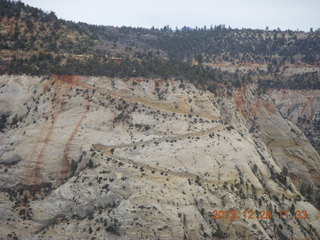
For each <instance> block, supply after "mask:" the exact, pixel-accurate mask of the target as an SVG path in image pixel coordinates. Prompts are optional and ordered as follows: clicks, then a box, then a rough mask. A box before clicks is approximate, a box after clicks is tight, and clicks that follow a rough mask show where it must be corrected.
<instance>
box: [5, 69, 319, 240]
mask: <svg viewBox="0 0 320 240" xmlns="http://www.w3.org/2000/svg"><path fill="white" fill-rule="evenodd" d="M310 95H312V96H314V97H313V99H317V96H319V93H318V92H311V93H310V92H309V93H301V92H294V91H293V92H290V93H286V94H283V92H281V91H273V92H271V93H269V94H260V95H259V94H258V93H257V90H256V86H255V85H253V84H252V85H246V86H244V87H242V88H241V89H239V90H234V92H232V94H228V93H227V91H224V90H223V89H221V90H219V92H218V94H213V93H211V92H208V91H203V90H199V89H197V88H196V87H195V86H194V85H192V84H190V83H186V82H181V81H178V80H173V79H171V80H166V81H164V80H160V79H159V80H149V79H144V78H131V79H111V78H106V77H79V76H58V75H53V76H50V77H27V76H17V75H15V76H14V75H13V76H8V75H2V76H0V106H1V108H0V114H1V115H2V116H4V117H2V121H3V129H2V132H1V133H0V172H1V173H0V179H1V180H0V188H1V192H0V196H1V201H0V212H1V214H0V227H1V232H0V238H3V239H14V238H15V237H18V238H19V239H90V238H93V239H205V238H208V239H217V238H226V239H318V238H319V237H320V221H319V217H320V216H319V211H318V210H317V209H316V207H315V206H314V205H312V204H311V203H310V202H308V201H306V199H305V198H304V197H303V196H302V195H301V194H300V192H299V190H300V187H301V184H302V183H308V184H309V185H310V186H312V187H313V189H314V192H316V191H318V190H317V189H318V187H319V186H317V184H319V179H320V157H319V154H318V152H317V151H316V150H315V148H314V147H313V146H312V145H311V144H310V142H309V140H308V138H307V137H306V136H305V134H304V132H302V131H301V130H300V128H299V127H298V126H299V120H298V118H299V117H301V116H304V114H305V115H306V116H309V114H312V116H319V108H318V107H319V105H318V104H316V103H315V101H317V100H312V101H313V102H314V103H313V104H314V105H312V103H311V101H309V99H311V97H310ZM296 96H299V97H296ZM304 96H305V97H304ZM292 99H294V101H293V100H292ZM284 169H287V172H286V171H285V170H284ZM315 196H316V195H315V194H313V195H312V197H311V198H315ZM309 200H310V201H311V200H314V199H309ZM214 210H223V211H232V210H235V211H236V212H237V214H238V218H237V219H235V220H234V221H230V219H226V218H224V219H211V217H212V211H214ZM245 210H247V211H248V210H253V211H257V212H260V211H267V210H270V211H272V212H273V217H272V218H271V219H245V218H244V217H243V216H242V212H243V211H245ZM303 210H305V211H307V212H308V218H307V219H297V218H296V217H295V216H292V215H291V216H290V218H289V219H285V218H282V219H280V217H279V212H280V211H282V212H284V211H289V212H290V211H291V212H293V213H294V212H295V211H303Z"/></svg>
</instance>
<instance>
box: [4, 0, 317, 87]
mask: <svg viewBox="0 0 320 240" xmlns="http://www.w3.org/2000/svg"><path fill="white" fill-rule="evenodd" d="M0 18H1V21H0V52H1V55H0V73H18V74H21V73H27V74H31V75H43V74H49V73H56V74H78V75H95V76H109V77H136V76H142V77H162V78H168V77H178V78H181V79H188V80H192V81H196V82H198V83H199V84H200V85H215V87H216V86H217V83H218V82H217V81H218V80H219V81H220V83H224V84H226V83H230V81H231V82H232V84H231V85H234V86H240V85H241V83H242V82H246V81H250V80H251V79H258V80H259V79H260V78H261V74H262V75H265V74H267V75H268V77H263V79H266V80H269V81H266V82H264V83H263V86H264V87H268V86H272V87H278V88H279V87H280V88H281V87H287V85H288V84H285V83H284V81H283V79H284V80H286V79H287V77H281V79H282V81H280V82H279V81H278V79H277V77H276V78H275V77H274V76H276V75H279V74H281V71H280V69H281V68H283V66H286V65H292V66H300V67H305V66H307V67H309V68H310V66H311V67H312V66H319V64H320V41H319V39H320V32H318V31H316V32H309V33H305V32H297V31H280V30H273V31H264V30H251V29H242V30H239V29H230V28H225V27H224V26H223V25H219V26H215V27H211V28H196V29H191V28H187V27H184V28H182V29H176V30H174V31H173V30H172V29H170V27H168V26H165V27H163V28H162V29H155V28H152V29H144V28H132V27H120V28H119V27H111V26H96V25H89V24H85V23H74V22H71V21H65V20H61V19H58V18H57V17H56V15H55V14H54V13H53V12H50V13H45V12H43V11H42V10H40V9H37V8H34V7H30V6H27V5H25V4H23V3H21V2H12V1H7V0H1V1H0ZM207 63H210V64H217V63H229V64H231V65H237V66H238V65H241V64H247V65H248V64H249V65H250V64H260V65H261V64H263V65H265V66H266V71H265V72H264V73H261V72H260V71H255V70H256V69H253V70H254V71H250V72H248V71H247V72H239V73H235V74H234V75H232V76H230V74H228V73H225V72H223V71H222V72H221V71H219V69H218V70H217V69H212V68H209V67H204V66H209V65H210V64H207ZM257 70H259V69H257ZM312 74H315V76H318V74H317V73H312ZM269 75H270V76H269ZM275 79H276V80H275ZM291 79H292V78H291ZM293 79H296V80H297V81H295V82H294V84H293V85H292V86H293V87H294V88H297V89H301V88H305V87H308V88H317V86H319V85H318V84H319V78H318V77H314V75H311V77H310V74H309V73H308V72H307V74H306V75H305V73H304V72H302V74H300V73H299V75H298V76H294V77H293ZM310 79H311V80H310ZM289 80H290V79H289ZM305 80H306V81H307V82H308V83H309V84H307V86H306V85H305V84H303V83H304V82H305ZM290 81H291V80H290ZM210 82H213V83H215V84H213V83H210ZM289 85H290V86H291V84H289ZM290 86H289V87H290ZM207 87H208V86H207ZM211 88H212V87H211Z"/></svg>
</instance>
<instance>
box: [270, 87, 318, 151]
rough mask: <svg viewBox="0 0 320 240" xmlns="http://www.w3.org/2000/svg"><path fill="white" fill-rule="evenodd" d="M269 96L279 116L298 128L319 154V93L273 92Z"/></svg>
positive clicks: (297, 91)
mask: <svg viewBox="0 0 320 240" xmlns="http://www.w3.org/2000/svg"><path fill="white" fill-rule="evenodd" d="M269 94H270V96H271V98H272V100H273V101H274V103H275V105H276V107H277V109H278V110H279V112H280V113H281V115H282V116H284V117H285V118H287V119H289V120H290V121H292V122H293V123H295V124H296V125H297V126H299V128H300V129H302V130H303V132H304V134H305V135H306V136H307V137H308V139H309V140H310V142H311V144H312V145H313V146H314V148H315V149H316V150H317V151H318V153H319V152H320V134H319V133H320V91H319V90H312V91H305V90H273V91H270V93H269Z"/></svg>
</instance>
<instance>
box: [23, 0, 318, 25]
mask: <svg viewBox="0 0 320 240" xmlns="http://www.w3.org/2000/svg"><path fill="white" fill-rule="evenodd" d="M22 2H25V3H27V4H29V5H31V6H35V7H38V8H41V9H43V10H46V11H53V12H55V13H56V15H57V16H58V17H59V18H63V19H66V20H73V21H76V22H78V21H81V22H86V23H92V24H99V25H113V26H141V27H148V28H149V27H152V26H155V27H163V26H165V25H170V26H171V27H172V28H175V27H176V26H177V27H179V28H180V27H183V26H189V27H195V26H199V27H202V26H204V25H206V26H210V25H219V24H225V25H226V26H231V27H233V28H236V27H237V28H242V27H244V28H260V29H265V27H266V26H269V28H270V29H275V28H278V27H280V29H281V30H286V29H292V30H296V29H300V30H305V31H309V29H310V28H311V27H312V28H314V29H317V28H319V27H320V14H319V13H320V0H219V1H218V0H23V1H22Z"/></svg>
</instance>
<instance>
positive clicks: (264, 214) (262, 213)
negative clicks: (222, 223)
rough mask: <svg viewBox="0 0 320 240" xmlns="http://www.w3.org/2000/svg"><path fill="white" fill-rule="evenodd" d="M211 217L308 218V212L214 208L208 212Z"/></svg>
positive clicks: (232, 219)
mask: <svg viewBox="0 0 320 240" xmlns="http://www.w3.org/2000/svg"><path fill="white" fill-rule="evenodd" d="M210 213H211V214H210V215H211V219H230V220H231V221H235V220H236V219H239V218H243V219H271V218H274V217H275V216H278V217H279V218H280V219H283V218H284V219H286V220H288V219H290V218H291V219H292V218H296V219H308V212H307V211H305V210H302V211H293V212H292V211H278V212H273V211H270V210H256V211H253V210H245V211H240V210H230V211H219V210H214V211H212V212H210Z"/></svg>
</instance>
